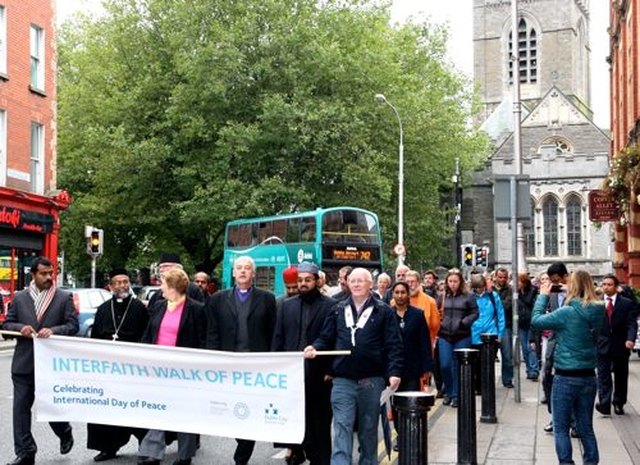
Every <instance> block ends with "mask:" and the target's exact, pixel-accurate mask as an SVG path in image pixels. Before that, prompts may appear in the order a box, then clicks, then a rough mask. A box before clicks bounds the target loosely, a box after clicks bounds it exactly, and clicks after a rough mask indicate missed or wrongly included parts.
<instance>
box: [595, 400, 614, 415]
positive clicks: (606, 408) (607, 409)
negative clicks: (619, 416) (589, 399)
mask: <svg viewBox="0 0 640 465" xmlns="http://www.w3.org/2000/svg"><path fill="white" fill-rule="evenodd" d="M596 410H597V411H598V412H600V413H601V414H603V415H611V405H603V404H601V403H599V402H596Z"/></svg>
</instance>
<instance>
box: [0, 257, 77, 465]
mask: <svg viewBox="0 0 640 465" xmlns="http://www.w3.org/2000/svg"><path fill="white" fill-rule="evenodd" d="M3 328H4V329H5V330H7V331H19V332H20V334H21V335H22V337H20V338H18V341H17V343H16V348H15V351H14V353H13V362H12V364H11V379H12V380H13V443H14V449H15V453H16V458H15V459H14V460H13V461H12V462H9V463H8V464H7V465H32V464H33V463H35V457H36V452H37V451H38V447H37V445H36V441H35V440H34V438H33V435H32V434H31V407H32V406H33V401H34V397H35V382H34V366H33V338H34V337H43V338H47V337H49V336H51V335H52V334H56V335H73V334H75V333H77V332H78V318H77V316H76V309H75V307H74V305H73V299H72V296H71V294H70V293H69V292H66V291H62V290H59V289H56V288H55V286H54V284H53V264H52V263H51V261H49V259H47V258H46V257H37V258H36V259H34V260H33V262H32V264H31V284H29V287H28V288H26V289H24V290H22V291H20V292H18V293H16V295H15V297H14V299H13V301H12V302H11V305H10V306H9V311H8V313H7V319H6V321H5V323H4V326H3ZM49 425H51V429H53V432H54V433H55V434H56V436H58V437H59V438H60V453H61V454H68V453H69V452H70V451H71V448H72V447H73V434H72V431H71V425H70V424H69V423H67V422H51V423H49Z"/></svg>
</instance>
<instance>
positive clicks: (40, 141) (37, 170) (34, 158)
mask: <svg viewBox="0 0 640 465" xmlns="http://www.w3.org/2000/svg"><path fill="white" fill-rule="evenodd" d="M43 167H44V126H43V125H42V124H39V123H31V191H32V192H35V193H37V194H42V193H44V169H43Z"/></svg>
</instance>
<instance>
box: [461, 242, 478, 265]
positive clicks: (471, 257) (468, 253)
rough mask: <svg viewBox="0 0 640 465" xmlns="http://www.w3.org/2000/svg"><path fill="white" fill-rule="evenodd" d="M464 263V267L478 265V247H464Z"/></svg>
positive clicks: (469, 245) (472, 245)
mask: <svg viewBox="0 0 640 465" xmlns="http://www.w3.org/2000/svg"><path fill="white" fill-rule="evenodd" d="M462 263H463V265H464V266H475V265H476V246H475V245H474V244H466V245H463V246H462Z"/></svg>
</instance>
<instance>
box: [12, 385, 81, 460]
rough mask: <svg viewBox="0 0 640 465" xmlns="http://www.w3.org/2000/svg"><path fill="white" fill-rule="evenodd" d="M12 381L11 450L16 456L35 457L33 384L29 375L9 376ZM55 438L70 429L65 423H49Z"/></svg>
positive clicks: (60, 436)
mask: <svg viewBox="0 0 640 465" xmlns="http://www.w3.org/2000/svg"><path fill="white" fill-rule="evenodd" d="M11 379H12V380H13V448H14V450H15V454H16V455H17V456H20V455H36V452H38V446H37V445H36V441H35V439H34V438H33V435H32V434H31V407H33V401H34V399H35V382H34V379H33V374H31V375H11ZM49 426H51V429H52V430H53V432H54V433H55V435H56V436H58V437H59V438H62V437H63V436H64V435H65V433H67V432H68V431H69V430H70V429H71V425H70V424H69V423H68V422H66V421H53V422H50V423H49Z"/></svg>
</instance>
